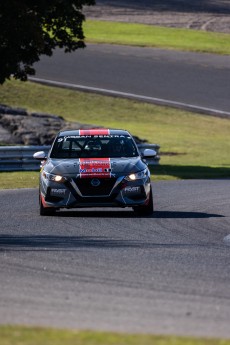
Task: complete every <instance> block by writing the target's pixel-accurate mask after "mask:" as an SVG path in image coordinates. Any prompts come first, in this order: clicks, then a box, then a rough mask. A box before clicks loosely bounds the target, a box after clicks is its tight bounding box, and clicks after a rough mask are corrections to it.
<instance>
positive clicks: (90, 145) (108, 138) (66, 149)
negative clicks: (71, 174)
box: [50, 135, 138, 158]
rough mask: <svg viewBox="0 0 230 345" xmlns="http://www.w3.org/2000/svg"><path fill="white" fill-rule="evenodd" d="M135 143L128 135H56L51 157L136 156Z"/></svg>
mask: <svg viewBox="0 0 230 345" xmlns="http://www.w3.org/2000/svg"><path fill="white" fill-rule="evenodd" d="M137 156H138V151H137V148H136V145H135V143H134V141H133V139H132V137H131V136H129V135H86V136H79V135H76V136H75V135H69V136H68V135H67V136H60V137H57V138H56V140H55V143H54V145H53V148H52V151H51V154H50V157H51V158H94V157H98V158H100V157H101V158H106V157H111V158H116V157H137Z"/></svg>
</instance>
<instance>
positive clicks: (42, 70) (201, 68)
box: [35, 44, 230, 113]
mask: <svg viewBox="0 0 230 345" xmlns="http://www.w3.org/2000/svg"><path fill="white" fill-rule="evenodd" d="M35 67H36V71H37V73H36V77H37V78H43V79H46V80H52V81H58V82H63V83H70V84H74V85H76V84H77V85H82V86H86V87H95V88H102V89H106V90H113V91H117V92H123V93H132V94H135V95H141V96H145V97H153V98H158V99H163V100H167V101H170V102H179V103H185V104H189V105H193V106H196V107H204V108H211V109H215V110H219V111H223V112H228V113H230V97H229V94H230V83H229V80H230V58H229V56H219V55H212V54H196V53H186V52H179V51H178V52H176V51H170V50H167V51H166V50H160V49H153V48H139V47H127V46H115V45H106V44H105V45H94V44H90V45H88V47H87V48H86V49H84V50H78V51H76V52H74V53H71V54H65V53H64V52H63V51H62V50H56V52H55V54H54V55H53V57H52V58H50V57H45V56H44V57H42V59H41V61H40V62H39V63H37V64H35Z"/></svg>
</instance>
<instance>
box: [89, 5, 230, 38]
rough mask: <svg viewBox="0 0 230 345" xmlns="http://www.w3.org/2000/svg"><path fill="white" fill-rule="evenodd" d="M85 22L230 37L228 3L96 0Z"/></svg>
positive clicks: (229, 8) (229, 10)
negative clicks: (123, 23) (111, 22)
mask: <svg viewBox="0 0 230 345" xmlns="http://www.w3.org/2000/svg"><path fill="white" fill-rule="evenodd" d="M84 12H85V14H86V18H89V19H98V20H106V21H118V22H129V23H143V24H148V25H158V26H165V27H174V28H187V29H196V30H204V31H213V32H223V33H230V1H229V0H227V1H226V0H218V1H217V0H203V1H202V0H199V1H198V0H193V1H191V0H171V1H170V0H155V1H153V0H151V1H150V0H142V1H140V0H139V1H137V0H129V1H120V0H116V1H111V0H98V1H97V4H96V6H93V7H86V8H85V11H84Z"/></svg>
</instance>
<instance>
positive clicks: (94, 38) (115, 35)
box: [84, 20, 230, 55]
mask: <svg viewBox="0 0 230 345" xmlns="http://www.w3.org/2000/svg"><path fill="white" fill-rule="evenodd" d="M84 32H85V36H86V41H87V42H91V43H109V44H122V45H133V46H140V47H158V48H164V49H165V48H166V49H177V50H184V51H193V52H202V53H215V54H225V55H229V54H230V35H229V34H224V33H213V32H205V31H198V30H190V29H175V28H165V27H159V26H152V25H145V24H133V23H119V22H107V21H97V20H88V21H87V22H86V23H85V24H84Z"/></svg>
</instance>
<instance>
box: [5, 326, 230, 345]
mask: <svg viewBox="0 0 230 345" xmlns="http://www.w3.org/2000/svg"><path fill="white" fill-rule="evenodd" d="M0 339H1V345H63V344H64V345H230V340H224V339H205V338H191V337H176V336H156V335H139V334H133V335H132V334H118V333H105V332H91V331H71V330H54V329H49V328H38V327H37V328H33V327H22V326H0Z"/></svg>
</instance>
